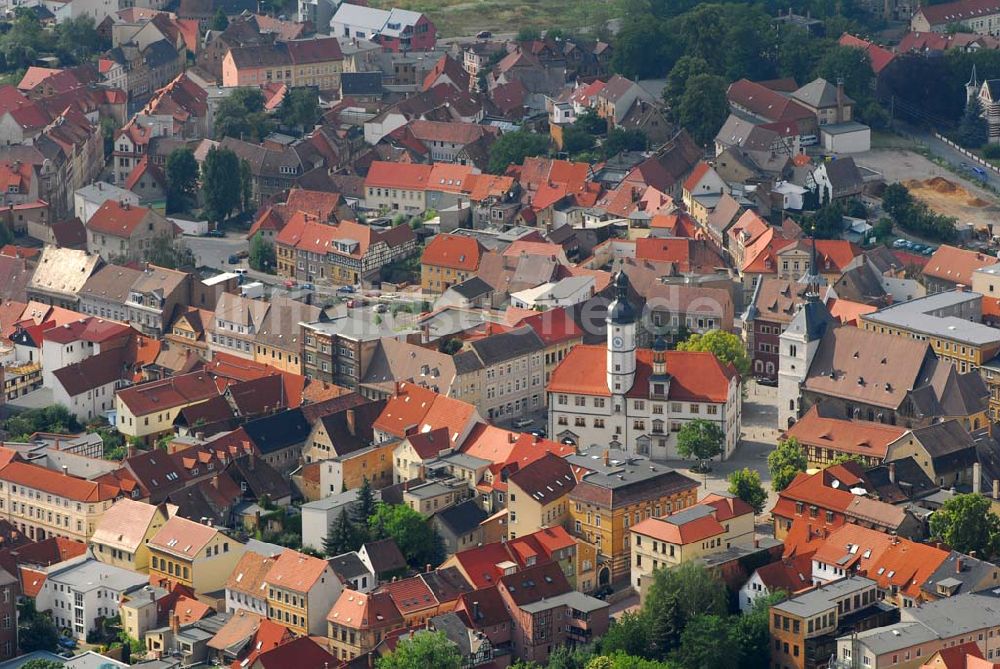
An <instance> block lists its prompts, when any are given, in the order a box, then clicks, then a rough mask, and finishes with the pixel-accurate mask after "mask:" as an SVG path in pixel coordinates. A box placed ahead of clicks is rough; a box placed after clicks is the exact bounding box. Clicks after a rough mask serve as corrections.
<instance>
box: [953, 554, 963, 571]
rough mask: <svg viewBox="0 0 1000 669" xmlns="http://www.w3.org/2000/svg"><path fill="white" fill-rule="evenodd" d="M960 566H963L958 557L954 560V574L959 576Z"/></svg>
mask: <svg viewBox="0 0 1000 669" xmlns="http://www.w3.org/2000/svg"><path fill="white" fill-rule="evenodd" d="M962 566H963V565H962V558H960V557H958V558H955V573H956V574H961V573H962Z"/></svg>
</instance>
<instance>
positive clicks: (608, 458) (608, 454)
mask: <svg viewBox="0 0 1000 669" xmlns="http://www.w3.org/2000/svg"><path fill="white" fill-rule="evenodd" d="M610 465H611V452H610V451H609V450H608V449H606V448H605V449H604V466H605V467H608V466H610Z"/></svg>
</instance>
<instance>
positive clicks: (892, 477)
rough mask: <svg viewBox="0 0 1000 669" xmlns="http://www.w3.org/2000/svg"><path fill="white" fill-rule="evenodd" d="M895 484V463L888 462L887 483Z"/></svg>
mask: <svg viewBox="0 0 1000 669" xmlns="http://www.w3.org/2000/svg"><path fill="white" fill-rule="evenodd" d="M895 482H896V463H895V462H890V463H889V483H895Z"/></svg>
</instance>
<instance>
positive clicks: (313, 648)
mask: <svg viewBox="0 0 1000 669" xmlns="http://www.w3.org/2000/svg"><path fill="white" fill-rule="evenodd" d="M335 663H336V658H335V657H334V656H333V655H331V654H330V653H328V652H327V651H326V650H324V648H323V646H321V645H320V644H318V643H317V642H316V641H313V639H312V638H311V637H307V636H303V637H299V638H297V639H292V640H291V641H288V642H287V643H283V644H281V645H280V646H277V647H276V648H273V649H272V650H269V651H267V652H264V653H261V654H260V655H258V656H257V658H256V659H255V660H254V661H253V665H260V667H262V669H288V667H302V668H303V669H305V668H306V667H333V666H335ZM247 666H250V665H247Z"/></svg>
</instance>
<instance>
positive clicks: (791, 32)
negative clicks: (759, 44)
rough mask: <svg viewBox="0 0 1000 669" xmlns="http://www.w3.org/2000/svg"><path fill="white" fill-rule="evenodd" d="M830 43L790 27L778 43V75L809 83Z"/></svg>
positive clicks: (784, 30) (802, 30)
mask: <svg viewBox="0 0 1000 669" xmlns="http://www.w3.org/2000/svg"><path fill="white" fill-rule="evenodd" d="M827 45H828V42H826V41H825V40H821V39H817V38H815V37H813V36H812V35H810V34H809V33H808V32H807V31H806V30H804V29H803V28H799V27H797V26H788V27H786V28H784V29H783V30H782V31H781V41H780V42H779V43H778V73H779V74H780V75H781V76H783V77H792V78H793V79H795V80H796V81H803V82H804V81H809V80H810V78H812V73H813V72H814V71H815V69H816V64H817V62H818V61H819V59H820V58H822V57H823V53H824V52H825V51H826V48H827Z"/></svg>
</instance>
